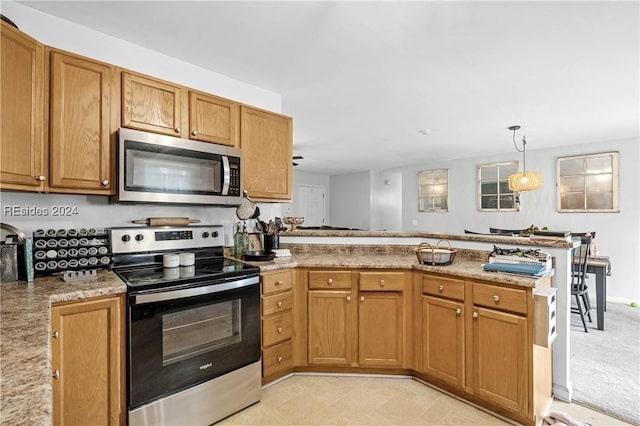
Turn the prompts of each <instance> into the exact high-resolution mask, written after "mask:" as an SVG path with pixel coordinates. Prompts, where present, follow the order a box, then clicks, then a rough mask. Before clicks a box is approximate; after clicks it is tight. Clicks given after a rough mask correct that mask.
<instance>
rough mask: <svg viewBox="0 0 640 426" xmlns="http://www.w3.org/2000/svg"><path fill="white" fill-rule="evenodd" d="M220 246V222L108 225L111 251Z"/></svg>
mask: <svg viewBox="0 0 640 426" xmlns="http://www.w3.org/2000/svg"><path fill="white" fill-rule="evenodd" d="M222 246H224V229H223V227H222V225H194V226H184V227H177V226H147V227H123V228H111V251H112V253H142V252H150V251H157V250H183V249H194V248H203V247H222Z"/></svg>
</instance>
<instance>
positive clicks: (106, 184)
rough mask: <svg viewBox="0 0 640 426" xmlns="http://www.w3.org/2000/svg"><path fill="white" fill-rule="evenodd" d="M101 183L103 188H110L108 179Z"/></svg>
mask: <svg viewBox="0 0 640 426" xmlns="http://www.w3.org/2000/svg"><path fill="white" fill-rule="evenodd" d="M100 183H101V184H102V186H109V180H108V179H105V180H103V181H102V182H100Z"/></svg>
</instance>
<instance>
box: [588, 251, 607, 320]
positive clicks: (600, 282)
mask: <svg viewBox="0 0 640 426" xmlns="http://www.w3.org/2000/svg"><path fill="white" fill-rule="evenodd" d="M610 268H611V262H610V261H609V257H607V256H596V257H589V259H588V260H587V273H589V274H595V275H596V314H597V320H596V325H597V327H598V330H604V313H605V311H606V310H607V275H611V271H610Z"/></svg>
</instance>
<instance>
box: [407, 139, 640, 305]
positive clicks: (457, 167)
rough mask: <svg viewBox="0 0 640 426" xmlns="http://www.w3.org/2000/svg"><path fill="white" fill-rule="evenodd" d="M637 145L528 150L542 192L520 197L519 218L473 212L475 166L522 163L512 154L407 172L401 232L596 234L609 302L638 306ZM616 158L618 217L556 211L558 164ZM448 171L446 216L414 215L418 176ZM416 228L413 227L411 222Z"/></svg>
mask: <svg viewBox="0 0 640 426" xmlns="http://www.w3.org/2000/svg"><path fill="white" fill-rule="evenodd" d="M638 145H639V141H638V140H637V139H628V140H618V141H604V142H600V143H593V144H585V145H576V146H569V147H559V148H555V149H551V150H534V149H531V150H528V151H527V169H528V170H529V171H536V172H539V173H541V174H542V176H543V185H544V186H543V188H542V189H540V190H536V191H532V192H528V193H523V194H521V197H520V198H521V207H520V211H519V212H503V213H498V212H480V211H478V208H477V183H476V179H477V177H476V173H477V172H476V170H477V166H478V165H479V164H483V163H492V162H497V161H509V160H521V159H522V158H521V155H520V154H518V153H516V152H515V151H514V152H513V153H510V154H504V155H498V156H491V157H483V158H468V159H463V160H455V161H442V162H432V163H424V164H420V165H416V166H413V167H405V168H403V169H402V176H403V179H402V181H403V191H402V192H403V196H402V197H403V201H402V204H403V213H402V222H403V230H404V231H409V232H410V231H422V230H428V231H442V232H452V233H462V232H464V230H465V229H469V230H472V231H478V232H488V230H489V227H500V228H507V229H521V228H526V227H528V226H530V225H531V224H535V225H536V226H538V227H543V226H547V227H548V228H549V229H552V230H568V231H596V232H597V235H596V240H597V243H598V248H599V251H600V254H603V255H607V256H609V257H610V258H611V262H612V266H613V268H612V276H610V277H608V280H607V297H608V298H609V299H611V300H618V301H624V302H627V301H632V300H633V301H638V300H640V286H639V285H638V265H640V254H639V253H640V250H639V246H640V244H639V241H640V215H639V212H640V209H639V199H640V189H639V188H640V174H639V171H638V170H639V167H638V164H639V163H640V150H639V148H638ZM608 151H618V152H620V212H619V213H558V212H557V209H556V158H557V157H562V156H570V155H582V154H592V153H599V152H608ZM436 168H448V169H449V200H450V203H449V205H450V209H449V212H448V213H426V212H418V201H417V198H418V196H417V194H418V182H417V176H418V172H419V171H420V170H429V169H436ZM414 220H415V221H417V225H413V224H412V223H413V221H414Z"/></svg>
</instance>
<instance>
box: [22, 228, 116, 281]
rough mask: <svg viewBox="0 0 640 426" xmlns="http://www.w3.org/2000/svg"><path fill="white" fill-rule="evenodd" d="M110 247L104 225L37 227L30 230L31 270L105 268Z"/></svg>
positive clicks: (47, 272)
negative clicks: (66, 227)
mask: <svg viewBox="0 0 640 426" xmlns="http://www.w3.org/2000/svg"><path fill="white" fill-rule="evenodd" d="M110 248H111V244H110V240H109V232H108V231H107V230H106V229H100V228H81V229H57V230H56V229H46V230H45V229H38V230H37V231H35V232H34V233H33V269H34V273H35V275H36V276H44V275H53V274H56V273H60V272H64V271H80V270H88V269H94V270H95V269H106V268H109V266H110V265H111V249H110Z"/></svg>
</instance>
